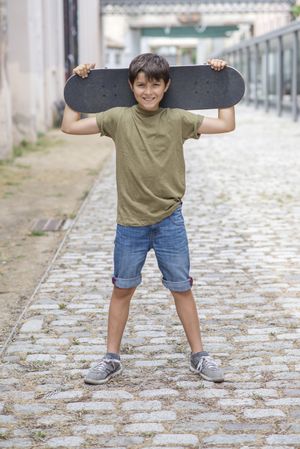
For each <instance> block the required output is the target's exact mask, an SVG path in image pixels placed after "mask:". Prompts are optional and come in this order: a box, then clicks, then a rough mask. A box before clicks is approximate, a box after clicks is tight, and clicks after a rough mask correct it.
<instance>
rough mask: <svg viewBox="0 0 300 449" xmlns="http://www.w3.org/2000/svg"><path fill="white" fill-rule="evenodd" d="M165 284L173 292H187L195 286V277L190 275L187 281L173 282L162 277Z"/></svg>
mask: <svg viewBox="0 0 300 449" xmlns="http://www.w3.org/2000/svg"><path fill="white" fill-rule="evenodd" d="M162 283H163V285H164V286H165V287H166V288H168V289H169V290H171V291H173V292H185V291H187V290H190V289H191V288H192V286H193V278H192V277H189V278H188V279H187V280H186V281H180V282H172V281H166V280H165V279H164V278H163V279H162Z"/></svg>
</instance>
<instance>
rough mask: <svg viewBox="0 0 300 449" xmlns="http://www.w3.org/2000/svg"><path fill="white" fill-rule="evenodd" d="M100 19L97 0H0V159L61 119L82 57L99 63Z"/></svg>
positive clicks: (100, 47) (32, 139)
mask: <svg viewBox="0 0 300 449" xmlns="http://www.w3.org/2000/svg"><path fill="white" fill-rule="evenodd" d="M100 19H101V16H100V2H99V0H89V2H88V7H87V2H86V1H84V0H22V1H20V0H0V24H1V26H0V100H1V108H0V159H4V158H7V157H9V156H10V155H11V154H12V148H13V146H14V145H18V144H19V143H20V142H21V141H22V140H26V141H28V142H33V141H35V140H36V138H37V136H38V134H39V133H44V132H45V131H47V130H48V129H50V128H51V127H53V126H55V125H57V124H59V120H60V118H61V110H62V107H63V90H64V84H65V81H66V78H67V77H68V76H69V75H70V74H71V71H72V69H73V67H74V66H75V65H76V64H77V62H78V61H91V62H95V63H96V64H97V65H98V66H101V64H102V59H101V54H102V42H103V39H102V38H101V25H100ZM75 49H76V51H75Z"/></svg>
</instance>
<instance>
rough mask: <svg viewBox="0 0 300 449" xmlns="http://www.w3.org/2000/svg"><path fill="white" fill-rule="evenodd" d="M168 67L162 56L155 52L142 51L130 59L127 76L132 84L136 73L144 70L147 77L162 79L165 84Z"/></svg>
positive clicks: (167, 77) (167, 76) (168, 77)
mask: <svg viewBox="0 0 300 449" xmlns="http://www.w3.org/2000/svg"><path fill="white" fill-rule="evenodd" d="M169 69H170V66H169V63H168V61H167V60H166V59H165V58H164V57H163V56H159V55H157V54H155V53H143V54H141V55H138V56H136V57H135V58H134V59H133V60H132V61H131V63H130V65H129V74H128V78H129V81H130V82H131V84H133V83H134V80H135V79H136V77H137V75H138V73H139V72H144V73H145V76H146V78H147V79H149V80H153V79H155V80H160V79H163V80H164V82H165V84H167V82H168V81H169V79H170V73H169Z"/></svg>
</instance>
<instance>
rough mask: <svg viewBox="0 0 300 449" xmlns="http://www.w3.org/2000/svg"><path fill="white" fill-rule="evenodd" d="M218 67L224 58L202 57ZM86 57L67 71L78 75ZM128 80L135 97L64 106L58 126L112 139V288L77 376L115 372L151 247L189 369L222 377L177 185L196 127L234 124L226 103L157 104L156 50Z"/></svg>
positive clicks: (163, 84)
mask: <svg viewBox="0 0 300 449" xmlns="http://www.w3.org/2000/svg"><path fill="white" fill-rule="evenodd" d="M208 64H210V66H211V68H212V69H214V70H222V69H223V68H224V67H225V66H226V62H225V61H222V60H217V59H213V60H208ZM92 68H94V64H83V65H80V66H78V67H76V69H74V73H76V74H77V75H79V76H81V77H82V78H85V77H87V76H88V73H89V72H90V70H91V69H92ZM128 81H129V85H130V88H131V89H132V91H133V94H134V96H135V99H136V101H137V104H136V105H134V106H132V107H117V108H112V109H109V110H107V111H105V112H101V113H99V114H96V117H91V118H86V119H80V114H79V113H78V112H75V111H73V110H71V109H70V108H69V107H68V106H66V108H65V112H64V118H63V122H62V131H63V132H66V133H70V134H95V133H99V132H100V133H101V135H104V136H109V137H111V138H112V139H113V140H114V142H115V146H116V178H117V195H118V205H117V227H116V235H115V246H114V273H113V277H112V282H113V284H114V286H113V292H112V296H111V301H110V307H109V316H108V336H107V353H106V355H105V356H104V357H103V358H102V359H101V360H100V361H99V363H97V364H96V365H95V366H93V367H91V368H90V370H89V371H88V373H87V375H86V377H85V379H84V380H85V382H86V383H90V384H103V383H105V382H107V381H108V380H109V379H111V378H112V377H114V376H117V375H119V374H121V372H122V364H121V359H120V346H121V339H122V336H123V332H124V329H125V326H126V323H127V319H128V313H129V305H130V300H131V298H132V296H133V294H134V292H135V289H136V288H137V286H138V285H139V284H140V283H141V280H142V276H141V273H142V268H143V265H144V263H145V260H146V256H147V253H148V251H150V250H151V249H153V250H154V252H155V255H156V258H157V262H158V266H159V269H160V271H161V273H162V283H163V285H164V286H165V287H166V288H168V289H169V290H170V291H171V293H172V296H173V298H174V301H175V305H176V310H177V313H178V316H179V318H180V320H181V323H182V325H183V327H184V331H185V334H186V337H187V340H188V342H189V345H190V348H191V357H190V369H191V371H193V372H195V373H197V374H199V375H200V376H201V377H202V378H204V379H206V380H209V381H213V382H223V380H224V374H223V371H222V369H221V368H220V367H219V366H218V364H217V363H216V362H215V360H214V359H213V358H212V357H211V356H210V355H209V354H208V353H207V352H206V351H204V350H203V345H202V340H201V332H200V324H199V318H198V313H197V308H196V304H195V300H194V297H193V293H192V290H191V287H192V284H193V279H192V277H191V276H190V273H189V270H190V260H189V248H188V239H187V234H186V230H185V224H184V218H183V215H182V198H183V196H184V193H185V162H184V154H183V143H184V141H185V140H187V139H189V138H195V139H198V138H199V137H200V135H201V134H203V133H206V134H212V133H223V132H229V131H232V130H233V129H234V128H235V113H234V107H231V108H228V109H219V110H218V118H211V117H204V116H202V115H199V114H193V113H191V112H188V111H185V110H183V109H171V108H161V107H160V106H159V105H160V102H161V100H162V98H163V96H164V94H165V92H166V91H167V90H168V88H169V85H170V82H171V80H170V78H169V65H168V62H167V61H166V60H165V59H164V58H163V57H161V56H159V55H156V54H153V53H146V54H142V55H139V56H137V57H136V58H134V59H133V61H132V62H131V64H130V66H129V80H128Z"/></svg>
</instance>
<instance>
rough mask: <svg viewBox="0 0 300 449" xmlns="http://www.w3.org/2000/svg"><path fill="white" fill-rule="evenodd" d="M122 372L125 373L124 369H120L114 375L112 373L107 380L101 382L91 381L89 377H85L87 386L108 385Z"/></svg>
mask: <svg viewBox="0 0 300 449" xmlns="http://www.w3.org/2000/svg"><path fill="white" fill-rule="evenodd" d="M122 372H123V368H121V369H119V370H118V371H115V372H114V373H111V374H110V375H109V376H107V377H106V378H105V379H101V380H95V379H89V378H88V377H85V378H84V382H85V383H86V384H90V385H102V384H106V383H107V382H108V381H109V380H110V379H112V378H113V377H116V376H119V374H121V373H122Z"/></svg>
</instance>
